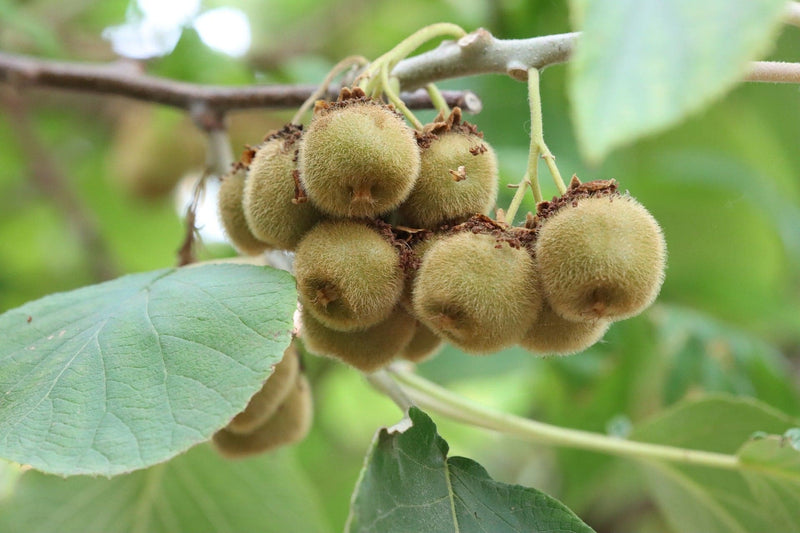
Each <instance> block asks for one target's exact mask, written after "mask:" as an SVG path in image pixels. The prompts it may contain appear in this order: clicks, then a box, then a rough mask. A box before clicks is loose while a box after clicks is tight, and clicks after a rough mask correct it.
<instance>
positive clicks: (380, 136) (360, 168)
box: [298, 88, 420, 217]
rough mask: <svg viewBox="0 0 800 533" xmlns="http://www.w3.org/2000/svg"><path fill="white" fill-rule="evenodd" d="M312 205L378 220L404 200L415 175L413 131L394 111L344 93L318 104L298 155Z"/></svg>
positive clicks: (357, 94)
mask: <svg viewBox="0 0 800 533" xmlns="http://www.w3.org/2000/svg"><path fill="white" fill-rule="evenodd" d="M298 165H299V170H300V179H301V180H302V183H303V186H304V188H305V190H306V191H307V193H308V196H309V198H310V199H311V201H312V202H313V203H314V204H315V205H317V206H318V207H319V209H320V210H322V211H323V212H325V213H327V214H329V215H333V216H336V217H376V216H379V215H383V214H385V213H388V212H389V211H391V210H392V209H394V208H396V207H397V206H398V205H400V203H401V202H402V201H403V200H405V199H406V197H407V196H408V194H409V193H410V192H411V189H412V187H413V186H414V182H415V181H416V179H417V176H418V174H419V167H420V155H419V148H418V146H417V142H416V139H415V137H414V133H413V130H412V129H411V128H410V127H409V126H408V125H407V124H406V123H405V121H404V120H403V118H402V116H401V115H400V114H398V113H397V112H396V111H395V110H394V108H392V107H390V106H387V105H386V104H384V103H382V102H380V101H378V100H374V99H370V98H367V97H365V96H364V93H363V91H362V90H361V89H358V88H356V89H353V90H352V91H351V90H349V89H343V90H342V95H341V96H340V99H339V101H337V102H331V103H326V102H318V103H317V106H316V107H315V110H314V116H313V117H312V120H311V123H310V124H309V126H308V130H307V131H306V133H305V135H304V138H303V142H302V143H301V146H300V151H299V155H298Z"/></svg>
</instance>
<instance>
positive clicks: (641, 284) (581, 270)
mask: <svg viewBox="0 0 800 533" xmlns="http://www.w3.org/2000/svg"><path fill="white" fill-rule="evenodd" d="M536 258H537V264H538V267H539V272H540V276H541V279H542V286H543V288H544V292H545V294H546V296H547V300H548V301H549V302H550V305H551V306H552V307H553V310H555V312H557V313H558V314H559V315H561V316H562V317H564V318H566V319H568V320H573V321H582V320H594V319H610V320H621V319H624V318H628V317H630V316H633V315H636V314H639V313H640V312H642V310H644V309H645V308H646V307H647V306H649V305H650V304H651V303H652V302H653V300H654V299H655V297H656V296H657V295H658V291H659V289H660V288H661V283H662V282H663V280H664V268H665V262H666V243H665V242H664V235H663V234H662V232H661V228H660V226H659V225H658V222H656V220H655V219H654V218H653V216H652V215H651V214H650V213H649V212H648V211H647V210H646V209H645V208H644V207H643V206H642V205H641V204H639V203H638V202H637V201H636V200H634V199H633V198H631V197H629V196H621V195H618V194H612V195H608V196H598V197H590V198H581V199H578V200H577V201H575V202H572V203H570V204H568V205H567V206H565V207H563V208H562V209H561V210H559V211H558V212H556V213H555V214H554V215H552V216H550V217H549V218H547V219H546V220H545V221H544V224H543V225H542V227H541V229H540V230H539V236H538V239H537V241H536Z"/></svg>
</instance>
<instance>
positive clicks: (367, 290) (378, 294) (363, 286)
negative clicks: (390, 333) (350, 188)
mask: <svg viewBox="0 0 800 533" xmlns="http://www.w3.org/2000/svg"><path fill="white" fill-rule="evenodd" d="M294 269H295V278H296V279H297V291H298V293H299V295H300V301H301V303H302V304H303V307H304V308H306V309H308V311H309V312H310V313H311V314H313V315H314V317H316V318H317V320H319V321H320V322H322V323H323V324H325V325H326V326H327V327H329V328H333V329H337V330H340V331H347V330H354V329H363V328H366V327H369V326H371V325H373V324H377V323H378V322H380V321H381V320H383V319H384V318H386V317H387V316H389V313H391V312H392V308H394V306H395V304H396V303H397V301H398V299H399V298H400V293H401V292H402V290H403V269H402V267H401V265H400V255H399V253H398V251H397V250H396V249H395V248H394V246H392V245H391V244H390V243H389V242H388V241H387V240H386V239H384V237H382V236H381V235H380V234H379V233H378V232H377V231H376V230H375V229H373V228H372V227H369V226H367V225H366V224H365V223H363V222H359V221H354V220H337V221H327V222H322V223H320V224H319V225H317V226H315V227H314V228H313V229H312V230H311V231H309V232H308V234H307V235H306V237H305V238H304V239H303V240H302V241H301V242H300V244H299V245H298V247H297V253H296V255H295V262H294Z"/></svg>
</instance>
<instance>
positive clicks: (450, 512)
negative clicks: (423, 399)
mask: <svg viewBox="0 0 800 533" xmlns="http://www.w3.org/2000/svg"><path fill="white" fill-rule="evenodd" d="M409 417H410V424H411V425H410V427H409V425H408V424H407V423H405V422H409V420H405V421H404V422H403V423H401V424H399V425H398V426H395V427H394V428H390V429H381V430H380V431H379V432H378V434H377V435H376V437H375V440H374V442H373V445H372V448H371V450H370V452H369V454H368V455H367V459H366V464H365V465H364V470H363V472H362V473H361V479H360V480H359V483H358V486H357V487H356V493H355V495H354V498H353V502H352V507H351V510H350V518H349V519H348V524H347V528H346V529H347V531H349V532H371V531H380V532H382V533H394V532H397V533H399V532H418V531H437V532H445V531H453V532H457V533H466V532H472V531H475V532H485V531H492V532H493V533H504V532H522V531H525V532H526V533H528V532H537V531H542V532H544V531H548V532H551V531H559V532H563V533H567V532H591V531H592V529H591V528H590V527H589V526H587V525H586V524H585V523H583V522H582V521H581V520H580V519H579V518H578V517H577V516H575V514H574V513H573V512H572V511H570V510H569V509H568V508H567V507H566V506H564V505H563V504H562V503H560V502H558V501H557V500H555V499H553V498H551V497H550V496H548V495H546V494H544V493H542V492H539V491H537V490H535V489H531V488H527V487H521V486H519V485H507V484H505V483H498V482H497V481H494V480H493V479H491V478H490V477H489V475H488V474H487V472H486V470H484V468H483V467H482V466H480V465H479V464H477V463H476V462H474V461H472V460H470V459H466V458H464V457H450V458H448V457H447V452H448V449H449V448H448V445H447V443H446V442H445V441H444V439H442V438H441V437H440V436H439V435H438V434H437V433H436V425H435V424H434V423H433V421H432V420H431V419H430V418H429V417H428V416H427V415H426V414H425V413H423V412H422V411H420V410H419V409H416V408H414V407H412V408H411V409H410V410H409Z"/></svg>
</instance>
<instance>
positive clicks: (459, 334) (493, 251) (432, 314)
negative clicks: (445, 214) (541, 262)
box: [412, 217, 542, 354]
mask: <svg viewBox="0 0 800 533" xmlns="http://www.w3.org/2000/svg"><path fill="white" fill-rule="evenodd" d="M486 221H488V224H489V226H488V227H486V228H485V229H484V230H483V231H487V232H489V231H490V230H491V229H492V226H491V224H494V223H493V222H492V221H489V219H488V218H487V217H483V220H481V222H486ZM494 229H498V228H496V227H495V228H494ZM473 231H478V233H474V232H473ZM480 231H481V228H480V227H474V228H472V229H470V228H466V227H465V228H464V230H462V231H459V232H456V233H453V234H452V235H449V236H447V237H444V238H442V239H437V241H436V242H435V243H434V244H433V245H432V246H431V248H430V249H429V250H428V251H427V253H426V254H425V257H424V259H423V261H422V265H421V266H420V269H419V272H418V273H417V277H416V279H415V282H414V289H413V293H412V303H413V308H414V314H415V316H416V317H417V318H418V319H419V320H420V321H422V322H423V323H424V324H426V325H427V326H428V327H430V328H431V329H432V330H433V331H435V332H436V333H437V334H438V335H440V336H441V337H443V338H444V339H445V340H447V341H448V342H450V343H451V344H453V345H455V346H457V347H458V348H460V349H462V350H464V351H466V352H469V353H476V354H480V353H492V352H496V351H498V350H500V349H502V348H506V347H508V346H512V345H514V344H516V343H517V342H518V341H519V340H520V339H521V338H522V335H523V334H524V333H525V332H526V331H527V330H528V328H529V327H530V326H531V324H533V322H534V321H535V320H536V315H537V313H538V311H539V309H540V308H541V305H542V296H541V293H540V289H539V284H538V282H537V276H536V269H535V266H534V262H533V258H532V257H531V255H530V253H529V251H528V250H527V249H526V248H525V247H524V246H519V247H515V245H514V242H513V240H512V241H511V242H505V241H504V240H503V237H502V233H501V235H500V236H498V235H495V234H492V233H480ZM500 231H501V232H502V228H500Z"/></svg>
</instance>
